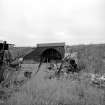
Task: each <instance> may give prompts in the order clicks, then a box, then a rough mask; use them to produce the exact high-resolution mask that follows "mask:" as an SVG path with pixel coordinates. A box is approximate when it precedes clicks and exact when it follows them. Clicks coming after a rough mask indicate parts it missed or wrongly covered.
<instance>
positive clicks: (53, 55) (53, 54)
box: [41, 48, 62, 62]
mask: <svg viewBox="0 0 105 105" xmlns="http://www.w3.org/2000/svg"><path fill="white" fill-rule="evenodd" d="M61 59H62V56H61V53H60V52H59V51H58V50H56V49H54V48H47V49H46V50H44V51H43V52H42V54H41V61H42V62H50V61H51V60H56V61H59V60H61Z"/></svg>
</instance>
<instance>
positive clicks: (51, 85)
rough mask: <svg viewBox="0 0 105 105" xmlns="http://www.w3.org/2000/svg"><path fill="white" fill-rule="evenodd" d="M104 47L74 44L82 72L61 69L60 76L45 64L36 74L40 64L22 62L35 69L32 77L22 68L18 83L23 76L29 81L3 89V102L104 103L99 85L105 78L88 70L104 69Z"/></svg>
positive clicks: (14, 104)
mask: <svg viewBox="0 0 105 105" xmlns="http://www.w3.org/2000/svg"><path fill="white" fill-rule="evenodd" d="M104 47H105V46H101V47H100V46H94V47H93V46H88V47H86V48H85V47H84V46H83V47H80V48H79V47H76V48H72V51H73V52H78V60H79V61H78V68H79V69H81V70H82V71H80V72H79V73H69V74H68V73H65V72H63V73H62V72H61V73H60V77H57V76H55V71H54V70H50V71H48V70H47V69H46V65H45V64H43V65H42V66H41V68H40V71H39V72H38V74H37V75H35V76H34V74H35V71H36V70H37V65H32V64H30V65H23V66H24V67H23V68H22V69H25V70H26V71H27V70H28V71H30V70H31V71H33V72H31V73H32V75H33V77H32V78H31V79H30V75H31V73H29V72H28V73H27V72H26V73H25V75H24V72H23V73H22V72H21V73H20V75H18V77H17V85H19V84H21V82H23V80H26V82H23V84H22V85H21V88H17V89H14V91H13V88H12V90H11V89H10V90H11V91H5V93H3V92H2V91H0V92H1V94H4V95H1V97H2V98H1V103H2V104H4V105H104V104H105V87H104V86H103V87H101V86H100V83H101V85H102V84H104V82H102V81H101V82H100V80H99V78H98V79H97V80H96V78H95V79H93V78H92V76H90V74H89V73H90V72H91V73H92V74H93V73H95V74H102V73H104V69H105V68H104V62H103V59H104V58H103V55H104V53H103V52H104V51H105V50H104ZM70 51H71V49H70ZM54 69H55V70H56V69H57V68H54ZM63 69H64V68H63ZM46 71H47V72H46ZM24 76H25V77H24ZM26 77H28V78H29V79H27V78H26ZM100 78H101V76H100ZM92 79H93V80H92ZM28 80H29V81H28ZM95 80H96V81H95ZM98 80H99V81H98ZM96 82H98V83H96ZM97 84H98V85H97ZM7 94H8V95H7ZM10 94H11V95H10ZM9 95H10V96H9ZM6 96H8V97H6ZM2 101H3V102H2Z"/></svg>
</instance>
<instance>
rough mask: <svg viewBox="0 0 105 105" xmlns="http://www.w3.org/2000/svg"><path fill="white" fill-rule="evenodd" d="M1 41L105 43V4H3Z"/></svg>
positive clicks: (83, 0)
mask: <svg viewBox="0 0 105 105" xmlns="http://www.w3.org/2000/svg"><path fill="white" fill-rule="evenodd" d="M0 40H7V41H8V42H10V43H14V44H16V45H17V46H35V45H36V43H48V42H66V43H67V44H84V43H105V0H0Z"/></svg>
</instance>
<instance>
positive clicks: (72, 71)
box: [47, 55, 79, 79]
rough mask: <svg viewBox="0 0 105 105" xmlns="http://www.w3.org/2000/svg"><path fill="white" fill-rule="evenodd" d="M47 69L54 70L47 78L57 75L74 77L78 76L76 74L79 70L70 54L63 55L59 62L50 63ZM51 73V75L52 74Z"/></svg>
mask: <svg viewBox="0 0 105 105" xmlns="http://www.w3.org/2000/svg"><path fill="white" fill-rule="evenodd" d="M47 68H48V70H49V71H54V72H53V73H51V75H50V76H49V78H50V79H51V78H54V76H55V77H57V78H58V77H59V78H62V77H63V78H69V79H70V78H72V79H73V78H75V77H78V76H77V74H78V72H79V69H78V65H77V63H76V61H75V59H73V58H72V57H71V56H70V55H69V56H66V57H64V59H63V60H62V62H61V63H60V64H55V63H50V64H49V65H48V67H47ZM52 74H53V75H52Z"/></svg>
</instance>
